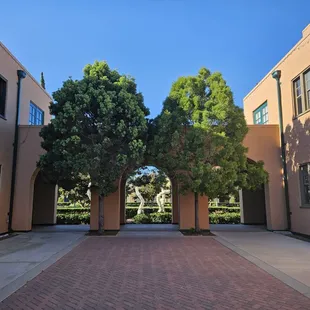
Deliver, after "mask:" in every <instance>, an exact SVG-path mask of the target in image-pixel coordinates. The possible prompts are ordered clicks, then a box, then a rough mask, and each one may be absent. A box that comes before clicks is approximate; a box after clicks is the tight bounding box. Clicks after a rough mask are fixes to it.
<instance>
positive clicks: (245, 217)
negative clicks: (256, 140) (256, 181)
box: [239, 158, 268, 225]
mask: <svg viewBox="0 0 310 310" xmlns="http://www.w3.org/2000/svg"><path fill="white" fill-rule="evenodd" d="M248 161H250V162H254V161H253V160H251V159H249V158H248ZM267 186H268V185H267ZM265 187H266V185H265V184H262V185H261V187H260V188H258V189H256V190H246V189H243V190H240V191H239V201H240V221H241V224H255V225H265V224H266V223H267V220H266V202H265V200H266V197H265Z"/></svg>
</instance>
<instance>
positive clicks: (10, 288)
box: [0, 235, 87, 302]
mask: <svg viewBox="0 0 310 310" xmlns="http://www.w3.org/2000/svg"><path fill="white" fill-rule="evenodd" d="M86 239H87V237H86V236H84V235H83V236H81V237H80V238H78V239H77V240H75V241H73V242H71V243H70V244H69V245H68V246H67V247H66V248H64V249H62V250H60V251H58V252H57V253H55V254H53V255H52V256H51V257H50V258H48V259H47V260H45V261H43V262H41V263H38V264H37V265H36V266H34V267H33V268H32V269H31V270H29V271H27V272H25V273H24V274H23V275H21V276H20V277H18V278H17V279H15V280H13V281H12V282H10V283H9V284H7V285H6V286H4V287H3V288H1V289H0V302H2V301H3V300H4V299H6V298H7V297H9V296H10V295H11V294H13V293H14V292H16V291H17V290H18V289H20V288H21V287H22V286H24V285H25V284H27V282H29V281H30V280H32V279H33V278H35V277H36V276H37V275H39V274H40V273H41V272H42V271H44V270H45V269H47V268H48V267H49V266H51V265H52V264H54V263H55V262H57V261H58V260H59V259H60V258H62V257H63V256H65V255H66V254H67V253H69V252H70V251H71V250H72V249H73V248H75V247H76V246H77V245H79V244H80V243H81V242H82V241H84V240H86Z"/></svg>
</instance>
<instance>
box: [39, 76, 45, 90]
mask: <svg viewBox="0 0 310 310" xmlns="http://www.w3.org/2000/svg"><path fill="white" fill-rule="evenodd" d="M40 84H41V86H42V87H43V88H44V89H45V79H44V74H43V72H41V81H40Z"/></svg>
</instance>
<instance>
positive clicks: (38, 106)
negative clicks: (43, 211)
mask: <svg viewBox="0 0 310 310" xmlns="http://www.w3.org/2000/svg"><path fill="white" fill-rule="evenodd" d="M18 93H19V94H20V96H18ZM50 102H51V97H50V96H49V94H48V93H47V92H46V91H45V90H44V89H43V88H42V87H41V86H40V84H39V83H38V82H37V81H36V80H35V79H34V78H33V77H32V75H31V74H30V73H29V72H28V71H27V70H26V69H25V68H24V67H23V66H22V65H21V64H20V62H19V61H18V60H17V59H16V58H15V57H14V56H13V55H12V54H11V53H10V52H9V51H8V49H7V48H6V47H5V46H4V45H3V44H2V43H1V42H0V233H4V232H7V231H8V228H9V227H8V226H9V220H10V216H9V212H10V204H11V203H12V202H13V203H14V204H16V203H17V202H18V201H16V200H18V199H14V200H13V201H12V199H11V198H10V196H11V194H15V197H16V193H19V196H20V197H22V198H21V200H22V202H21V203H22V207H27V202H28V201H27V199H29V197H27V196H25V195H23V192H24V190H25V189H26V188H27V187H29V186H30V182H29V181H28V183H21V181H22V180H23V178H24V177H26V175H25V174H24V173H23V172H22V171H24V170H27V161H24V159H25V158H20V154H18V156H17V170H16V172H17V173H16V180H15V182H14V192H12V169H14V167H13V158H14V136H15V128H16V120H17V124H18V126H17V128H18V133H19V137H18V143H17V144H16V145H17V150H20V149H22V148H23V145H24V144H27V143H28V140H29V139H31V138H32V133H33V131H34V130H37V128H38V127H39V126H42V125H45V124H47V123H48V122H49V121H50V114H49V108H48V107H49V103H50ZM17 105H18V106H19V112H18V111H17ZM36 132H37V131H36ZM36 142H37V143H39V141H38V139H37V141H36ZM36 148H37V149H38V148H40V144H39V145H37V147H36ZM36 152H37V150H36V149H35V148H34V149H32V153H31V154H30V156H32V157H34V156H35V155H37V154H36ZM21 165H24V166H21ZM31 169H33V167H31ZM19 170H20V171H19ZM33 173H34V170H33V171H32V172H31V174H33ZM27 189H28V188H27ZM16 198H17V197H16ZM28 207H29V205H28ZM12 215H13V218H12V220H13V219H14V213H13V214H12Z"/></svg>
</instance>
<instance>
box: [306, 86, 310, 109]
mask: <svg viewBox="0 0 310 310" xmlns="http://www.w3.org/2000/svg"><path fill="white" fill-rule="evenodd" d="M306 95H307V109H310V89H309V90H308V91H307V94H306Z"/></svg>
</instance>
